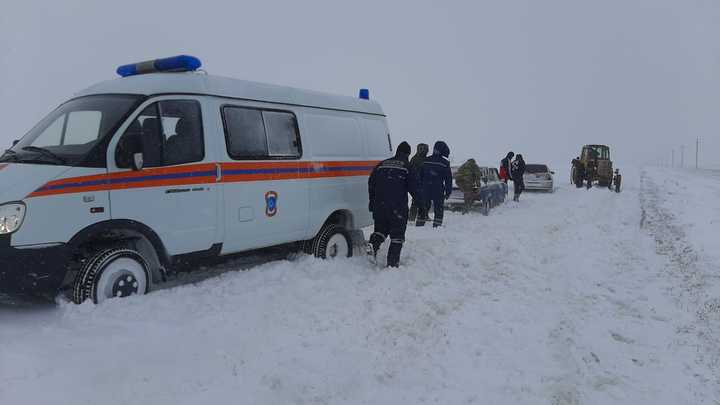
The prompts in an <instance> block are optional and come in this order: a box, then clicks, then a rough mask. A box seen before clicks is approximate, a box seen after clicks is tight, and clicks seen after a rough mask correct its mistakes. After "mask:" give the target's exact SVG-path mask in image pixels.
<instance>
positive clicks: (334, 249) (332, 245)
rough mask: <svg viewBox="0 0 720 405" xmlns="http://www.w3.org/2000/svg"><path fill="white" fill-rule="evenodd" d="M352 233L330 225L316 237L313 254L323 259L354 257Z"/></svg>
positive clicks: (338, 226) (324, 227)
mask: <svg viewBox="0 0 720 405" xmlns="http://www.w3.org/2000/svg"><path fill="white" fill-rule="evenodd" d="M352 246H353V245H352V239H351V238H350V233H348V231H347V230H346V229H345V228H344V227H342V226H340V225H335V224H329V225H325V226H323V228H322V229H321V230H320V233H318V235H317V237H315V243H314V244H313V254H314V255H315V257H319V258H321V259H334V258H337V257H352V255H353V247H352Z"/></svg>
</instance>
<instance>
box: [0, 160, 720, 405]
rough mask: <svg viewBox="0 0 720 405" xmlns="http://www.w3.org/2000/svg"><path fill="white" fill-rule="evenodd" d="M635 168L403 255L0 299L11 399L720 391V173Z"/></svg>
mask: <svg viewBox="0 0 720 405" xmlns="http://www.w3.org/2000/svg"><path fill="white" fill-rule="evenodd" d="M687 177H692V178H691V179H690V180H689V181H685V180H686V178H687ZM625 181H626V186H625V190H624V192H623V193H621V194H619V195H618V194H615V193H610V192H608V191H607V190H599V189H594V190H590V191H585V190H575V189H572V188H570V187H569V186H565V185H562V186H561V188H560V189H559V190H558V191H557V192H556V193H554V194H527V195H524V196H523V200H522V201H521V202H520V203H507V204H505V205H504V206H502V207H500V208H498V209H496V210H495V211H494V212H493V213H491V215H490V216H489V217H482V216H480V215H468V216H461V215H457V214H450V215H448V217H447V222H446V224H447V226H446V227H445V228H444V229H442V230H440V231H434V230H433V229H430V228H424V229H415V228H413V229H410V230H409V232H408V237H407V239H408V241H409V242H408V243H407V245H406V249H405V251H404V255H403V261H404V266H403V267H402V268H401V270H399V271H376V270H374V269H371V268H369V266H368V265H367V263H366V262H365V260H364V259H363V258H354V259H351V260H343V261H334V262H332V261H331V262H322V261H318V260H315V259H312V258H309V257H297V258H294V259H292V260H290V261H281V262H273V263H269V264H265V265H262V266H259V267H257V268H254V269H252V270H251V271H246V272H229V273H225V274H223V275H221V276H218V277H216V278H212V279H208V280H205V281H203V282H200V283H197V284H193V285H186V286H181V287H176V288H172V289H165V290H161V291H157V292H154V293H152V294H150V295H147V296H145V297H137V298H133V299H127V300H123V301H116V302H109V303H107V304H105V305H101V306H92V305H89V304H85V305H81V306H74V305H69V304H63V305H60V306H59V307H44V306H39V307H31V308H0V404H13V405H18V404H45V403H56V404H66V403H73V404H129V403H132V404H173V405H179V404H199V403H247V404H266V403H267V404H288V403H296V404H338V403H351V404H365V403H367V404H370V403H372V404H379V403H393V404H400V403H402V404H417V403H438V404H460V403H478V404H553V405H556V404H557V405H575V404H609V403H613V404H672V405H679V404H711V405H717V404H718V403H719V402H718V401H719V400H720V388H719V387H720V343H719V342H718V335H719V333H720V328H719V327H720V300H718V297H720V280H719V279H718V271H717V269H718V268H719V267H720V266H719V265H720V257H718V249H717V245H716V243H717V240H718V236H719V234H720V231H717V224H720V208H718V204H717V202H718V201H720V174H718V173H716V172H704V173H702V174H699V175H692V176H688V175H687V173H685V172H677V171H670V170H666V169H646V170H643V171H637V172H631V171H626V173H625ZM713 244H715V245H713Z"/></svg>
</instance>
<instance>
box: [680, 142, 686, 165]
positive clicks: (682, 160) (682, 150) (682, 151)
mask: <svg viewBox="0 0 720 405" xmlns="http://www.w3.org/2000/svg"><path fill="white" fill-rule="evenodd" d="M680 168H681V169H684V168H685V145H680Z"/></svg>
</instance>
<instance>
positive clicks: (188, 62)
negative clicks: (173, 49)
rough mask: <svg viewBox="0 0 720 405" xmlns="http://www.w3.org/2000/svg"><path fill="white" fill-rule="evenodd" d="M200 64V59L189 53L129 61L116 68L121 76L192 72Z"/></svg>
mask: <svg viewBox="0 0 720 405" xmlns="http://www.w3.org/2000/svg"><path fill="white" fill-rule="evenodd" d="M200 66H202V62H200V59H198V58H196V57H194V56H190V55H178V56H172V57H169V58H162V59H155V60H148V61H145V62H139V63H131V64H129V65H122V66H120V67H118V68H117V74H119V75H120V76H122V77H128V76H135V75H141V74H145V73H154V72H192V71H194V70H198V69H199V68H200Z"/></svg>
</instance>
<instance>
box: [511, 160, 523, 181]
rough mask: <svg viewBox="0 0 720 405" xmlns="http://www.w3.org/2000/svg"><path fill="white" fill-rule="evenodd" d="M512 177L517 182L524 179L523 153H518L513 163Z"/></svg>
mask: <svg viewBox="0 0 720 405" xmlns="http://www.w3.org/2000/svg"><path fill="white" fill-rule="evenodd" d="M511 173H512V179H513V181H516V182H522V181H523V175H524V174H525V160H524V159H523V157H522V155H517V156H516V157H515V161H514V162H513V163H512V172H511Z"/></svg>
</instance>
